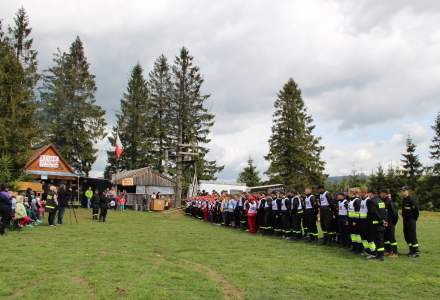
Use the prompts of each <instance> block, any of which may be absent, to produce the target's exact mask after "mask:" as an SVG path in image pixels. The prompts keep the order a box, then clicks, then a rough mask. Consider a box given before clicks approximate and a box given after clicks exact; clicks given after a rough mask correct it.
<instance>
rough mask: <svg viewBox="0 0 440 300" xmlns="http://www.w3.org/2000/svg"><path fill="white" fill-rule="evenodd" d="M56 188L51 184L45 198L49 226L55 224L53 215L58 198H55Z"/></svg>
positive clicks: (55, 211) (56, 207)
mask: <svg viewBox="0 0 440 300" xmlns="http://www.w3.org/2000/svg"><path fill="white" fill-rule="evenodd" d="M57 197H58V196H57V188H56V187H55V186H53V185H51V186H50V187H49V193H47V198H46V205H45V208H46V211H47V212H48V213H49V216H48V222H49V226H56V225H55V215H56V213H57V209H58V198H57Z"/></svg>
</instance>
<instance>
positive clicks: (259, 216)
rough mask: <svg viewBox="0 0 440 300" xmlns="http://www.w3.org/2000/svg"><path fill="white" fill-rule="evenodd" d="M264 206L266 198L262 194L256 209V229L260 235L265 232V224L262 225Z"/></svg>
mask: <svg viewBox="0 0 440 300" xmlns="http://www.w3.org/2000/svg"><path fill="white" fill-rule="evenodd" d="M265 205H266V196H265V195H264V194H262V195H261V196H260V197H259V201H258V207H257V227H258V231H259V232H260V233H264V232H265V230H266V224H265V223H264V206H265Z"/></svg>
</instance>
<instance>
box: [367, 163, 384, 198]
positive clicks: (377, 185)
mask: <svg viewBox="0 0 440 300" xmlns="http://www.w3.org/2000/svg"><path fill="white" fill-rule="evenodd" d="M385 188H387V183H386V180H385V172H384V169H383V167H382V166H381V165H379V166H378V167H377V169H376V173H372V174H371V175H370V177H369V178H368V189H370V190H372V191H375V192H379V191H380V190H381V189H385Z"/></svg>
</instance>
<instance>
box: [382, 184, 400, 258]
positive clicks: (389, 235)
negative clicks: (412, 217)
mask: <svg viewBox="0 0 440 300" xmlns="http://www.w3.org/2000/svg"><path fill="white" fill-rule="evenodd" d="M379 196H380V198H381V199H382V201H383V202H385V208H386V209H387V223H388V226H387V227H386V228H385V236H384V238H385V243H384V244H385V256H388V257H390V258H395V257H397V254H398V252H397V241H396V224H397V221H398V220H399V215H398V213H397V208H396V205H395V203H394V201H393V199H392V198H391V194H390V192H389V190H387V189H383V190H381V191H380V195H379Z"/></svg>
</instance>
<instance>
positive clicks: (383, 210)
mask: <svg viewBox="0 0 440 300" xmlns="http://www.w3.org/2000/svg"><path fill="white" fill-rule="evenodd" d="M401 193H402V199H403V203H402V213H401V215H402V218H403V233H404V237H405V241H406V242H407V244H408V247H409V252H408V256H410V257H413V258H416V257H419V256H420V251H419V244H418V241H417V230H416V223H417V219H418V217H419V208H418V206H417V203H416V202H415V201H414V200H413V199H412V198H411V196H410V191H409V189H408V187H402V189H401ZM185 212H186V214H187V215H189V216H192V217H194V218H197V219H200V220H205V221H208V222H212V223H215V224H218V225H222V226H225V227H233V228H236V229H241V230H246V231H249V232H250V233H257V232H258V233H261V234H263V235H275V236H278V237H280V238H285V239H288V240H291V241H299V240H306V241H308V242H310V243H320V244H322V245H328V246H332V245H339V246H340V247H342V248H347V249H349V250H351V252H352V253H354V254H360V255H362V256H365V257H366V258H367V259H377V260H379V261H383V260H384V256H387V257H390V258H396V257H398V248H397V241H396V237H395V228H396V224H397V222H398V220H399V214H398V208H397V205H396V203H395V202H394V201H393V198H392V196H391V194H390V192H389V190H387V189H383V190H380V191H373V190H368V189H367V188H351V189H349V191H347V192H341V193H336V194H335V195H331V193H329V192H328V191H326V190H325V189H324V186H319V187H318V189H317V193H316V195H315V194H313V193H312V188H306V189H305V191H304V193H303V194H301V193H299V192H298V191H294V190H293V191H289V192H283V191H278V192H271V193H268V194H265V193H245V192H243V193H239V194H235V195H229V194H227V193H226V192H221V193H220V194H219V193H217V192H216V191H213V192H212V193H211V194H208V193H206V192H205V191H203V192H202V193H200V195H199V196H197V197H194V198H191V199H187V200H186V209H185ZM318 220H319V223H320V227H321V232H322V235H323V236H322V238H321V239H319V238H318V226H317V222H318Z"/></svg>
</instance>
